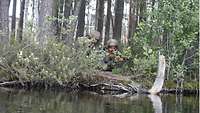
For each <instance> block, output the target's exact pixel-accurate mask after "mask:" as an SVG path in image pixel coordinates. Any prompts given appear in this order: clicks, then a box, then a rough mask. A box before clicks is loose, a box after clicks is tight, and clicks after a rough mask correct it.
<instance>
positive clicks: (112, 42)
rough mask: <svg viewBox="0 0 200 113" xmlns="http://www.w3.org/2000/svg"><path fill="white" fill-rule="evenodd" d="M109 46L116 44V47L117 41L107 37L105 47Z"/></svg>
mask: <svg viewBox="0 0 200 113" xmlns="http://www.w3.org/2000/svg"><path fill="white" fill-rule="evenodd" d="M109 46H116V47H118V41H117V40H115V39H109V40H108V41H107V44H106V47H107V48H108V47H109Z"/></svg>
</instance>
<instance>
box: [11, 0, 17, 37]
mask: <svg viewBox="0 0 200 113" xmlns="http://www.w3.org/2000/svg"><path fill="white" fill-rule="evenodd" d="M16 6H17V0H13V10H12V23H11V38H13V39H15V31H16V30H15V28H16Z"/></svg>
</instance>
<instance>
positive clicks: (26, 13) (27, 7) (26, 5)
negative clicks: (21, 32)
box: [24, 0, 30, 26]
mask: <svg viewBox="0 0 200 113" xmlns="http://www.w3.org/2000/svg"><path fill="white" fill-rule="evenodd" d="M29 3H30V0H26V2H25V11H24V23H25V26H27V25H28V16H29V15H28V9H29Z"/></svg>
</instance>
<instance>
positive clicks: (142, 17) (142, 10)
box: [139, 0, 147, 22]
mask: <svg viewBox="0 0 200 113" xmlns="http://www.w3.org/2000/svg"><path fill="white" fill-rule="evenodd" d="M139 2H140V5H139V6H140V14H139V18H140V19H139V20H140V22H141V21H145V20H146V17H145V15H144V14H145V12H146V7H147V6H146V2H147V0H142V1H139Z"/></svg>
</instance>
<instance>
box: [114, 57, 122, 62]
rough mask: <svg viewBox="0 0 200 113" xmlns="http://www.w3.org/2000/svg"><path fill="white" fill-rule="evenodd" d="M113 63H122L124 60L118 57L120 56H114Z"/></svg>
mask: <svg viewBox="0 0 200 113" xmlns="http://www.w3.org/2000/svg"><path fill="white" fill-rule="evenodd" d="M115 61H117V62H122V61H124V59H123V58H122V57H120V56H116V57H115Z"/></svg>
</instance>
